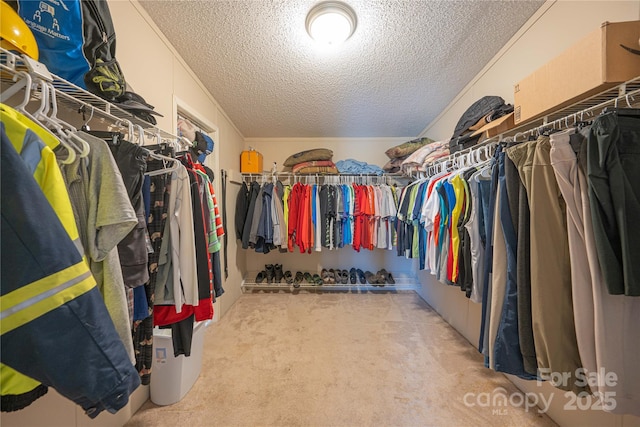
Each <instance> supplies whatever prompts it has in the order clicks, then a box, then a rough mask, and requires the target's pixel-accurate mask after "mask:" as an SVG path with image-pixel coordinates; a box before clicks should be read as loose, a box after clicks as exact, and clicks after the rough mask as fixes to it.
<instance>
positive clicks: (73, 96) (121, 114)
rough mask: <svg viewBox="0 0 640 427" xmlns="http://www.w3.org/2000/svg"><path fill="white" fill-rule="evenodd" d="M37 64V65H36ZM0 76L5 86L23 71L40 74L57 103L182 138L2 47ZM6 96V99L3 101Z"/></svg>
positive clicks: (170, 138)
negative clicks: (52, 92)
mask: <svg viewBox="0 0 640 427" xmlns="http://www.w3.org/2000/svg"><path fill="white" fill-rule="evenodd" d="M34 66H35V68H34ZM0 70H1V72H0V76H1V80H2V87H3V90H4V89H5V88H7V87H10V85H12V84H14V83H15V81H16V80H14V79H16V78H17V77H18V78H19V77H20V75H21V74H24V73H28V74H30V75H33V76H34V77H36V78H37V77H40V78H43V79H45V80H50V81H51V84H52V85H53V87H54V88H55V89H56V100H57V102H58V104H60V105H63V106H65V107H66V108H68V109H70V110H75V111H79V110H80V109H81V108H83V107H84V108H85V114H86V115H87V116H90V115H91V114H92V112H93V115H94V117H96V118H102V119H107V120H109V121H110V122H112V123H116V122H118V121H121V122H122V123H125V122H130V123H131V124H133V125H134V126H136V127H137V126H140V127H141V128H142V129H143V130H144V131H145V133H147V134H148V135H152V136H156V137H158V136H159V137H160V138H162V139H164V140H168V141H178V140H179V138H178V137H177V136H176V135H174V134H172V133H170V132H167V131H165V130H162V129H160V128H159V127H157V126H155V125H152V124H151V123H149V122H147V121H145V120H142V119H141V118H139V117H137V116H134V115H133V114H132V113H130V112H128V111H126V110H124V109H122V108H120V107H118V106H116V105H114V104H112V103H110V102H109V101H107V100H105V99H102V98H100V97H99V96H97V95H94V94H92V93H90V92H88V91H86V90H84V89H82V88H80V87H78V86H76V85H74V84H73V83H70V82H68V81H66V80H64V79H62V78H61V77H59V76H56V75H55V74H52V73H50V72H49V71H48V70H47V69H46V67H45V66H44V65H43V64H41V63H38V62H35V61H32V60H30V62H28V61H27V60H26V59H23V58H22V57H21V56H19V55H16V54H14V53H13V52H9V51H8V50H6V49H1V48H0ZM36 86H37V85H36V84H35V83H34V84H32V90H31V94H32V97H33V98H34V99H40V96H41V94H40V90H39V88H38V87H36ZM5 101H6V100H5V99H3V100H2V102H5Z"/></svg>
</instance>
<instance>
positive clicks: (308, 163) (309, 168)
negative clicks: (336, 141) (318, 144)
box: [283, 148, 338, 174]
mask: <svg viewBox="0 0 640 427" xmlns="http://www.w3.org/2000/svg"><path fill="white" fill-rule="evenodd" d="M332 157H333V151H331V150H329V149H327V148H314V149H312V150H305V151H301V152H299V153H296V154H292V155H291V156H289V157H288V158H287V160H285V161H284V163H283V164H284V166H285V168H291V171H292V172H293V173H296V174H312V173H319V174H337V173H338V169H337V168H336V165H335V164H334V163H333V161H332V160H331V159H332Z"/></svg>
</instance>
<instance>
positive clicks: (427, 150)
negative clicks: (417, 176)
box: [401, 140, 449, 173]
mask: <svg viewBox="0 0 640 427" xmlns="http://www.w3.org/2000/svg"><path fill="white" fill-rule="evenodd" d="M448 155H449V140H445V141H438V142H434V143H432V144H428V145H425V146H424V147H422V148H420V149H418V150H416V151H414V152H413V153H412V154H411V155H410V156H408V157H407V158H406V159H405V160H403V161H402V165H401V168H402V171H403V172H404V173H411V172H412V171H416V170H417V171H422V172H424V171H426V168H427V166H429V165H430V164H431V163H433V162H434V161H436V160H438V159H440V158H442V157H446V156H448Z"/></svg>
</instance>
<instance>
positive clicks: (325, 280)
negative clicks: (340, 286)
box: [321, 268, 331, 285]
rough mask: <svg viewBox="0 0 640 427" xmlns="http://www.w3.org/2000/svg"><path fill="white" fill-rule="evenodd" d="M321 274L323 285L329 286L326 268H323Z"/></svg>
mask: <svg viewBox="0 0 640 427" xmlns="http://www.w3.org/2000/svg"><path fill="white" fill-rule="evenodd" d="M321 274H322V283H324V284H325V285H329V284H331V281H330V279H329V270H327V269H326V268H323V269H322V272H321Z"/></svg>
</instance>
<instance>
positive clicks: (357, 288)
mask: <svg viewBox="0 0 640 427" xmlns="http://www.w3.org/2000/svg"><path fill="white" fill-rule="evenodd" d="M292 273H293V272H292ZM293 274H294V277H295V273H293ZM316 274H319V273H316ZM256 275H257V272H256V273H255V274H253V273H250V274H249V275H248V277H247V278H245V279H244V280H243V282H242V285H241V288H242V291H243V292H244V293H248V292H267V293H268V292H291V293H297V292H300V291H303V292H307V293H322V292H347V293H366V292H372V293H393V292H409V291H416V290H417V289H418V286H419V283H420V282H419V281H418V279H417V278H416V277H408V276H396V275H393V277H394V280H395V282H396V283H395V284H384V285H372V284H369V283H366V284H361V283H360V282H359V281H358V283H355V284H351V283H346V284H322V285H316V284H312V283H309V282H307V281H306V280H303V281H302V282H301V283H300V284H299V286H298V287H295V286H294V284H293V283H292V284H288V283H286V282H285V280H284V278H283V279H282V282H281V283H275V282H274V283H266V280H265V281H263V282H261V283H256V282H255V277H256ZM312 275H313V274H312Z"/></svg>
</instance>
